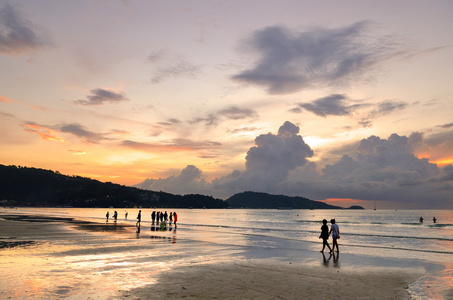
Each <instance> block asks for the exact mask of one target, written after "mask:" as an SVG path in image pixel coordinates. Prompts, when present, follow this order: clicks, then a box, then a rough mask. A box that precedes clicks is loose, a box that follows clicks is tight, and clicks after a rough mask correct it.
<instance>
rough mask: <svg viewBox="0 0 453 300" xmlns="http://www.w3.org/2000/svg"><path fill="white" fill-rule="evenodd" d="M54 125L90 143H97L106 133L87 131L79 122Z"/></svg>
mask: <svg viewBox="0 0 453 300" xmlns="http://www.w3.org/2000/svg"><path fill="white" fill-rule="evenodd" d="M56 127H57V128H58V129H59V131H60V132H63V133H70V134H72V135H75V136H77V137H79V138H82V139H83V140H84V141H85V142H87V143H90V144H97V143H99V142H100V141H102V140H106V139H107V138H106V134H103V133H96V132H92V131H89V130H87V129H85V128H84V127H83V126H82V125H80V124H64V125H59V126H56Z"/></svg>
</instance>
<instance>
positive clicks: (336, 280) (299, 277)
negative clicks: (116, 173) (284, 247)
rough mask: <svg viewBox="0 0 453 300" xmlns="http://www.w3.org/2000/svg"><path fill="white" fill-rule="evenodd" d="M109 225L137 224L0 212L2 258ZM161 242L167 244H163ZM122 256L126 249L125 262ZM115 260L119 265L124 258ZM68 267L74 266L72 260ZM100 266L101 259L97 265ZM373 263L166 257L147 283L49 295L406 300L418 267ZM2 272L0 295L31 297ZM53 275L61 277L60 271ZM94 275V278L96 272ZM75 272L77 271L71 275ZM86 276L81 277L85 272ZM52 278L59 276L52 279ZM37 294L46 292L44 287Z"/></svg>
mask: <svg viewBox="0 0 453 300" xmlns="http://www.w3.org/2000/svg"><path fill="white" fill-rule="evenodd" d="M68 225H69V226H68ZM112 228H115V231H117V230H118V231H126V232H128V231H129V232H133V230H135V228H134V229H133V228H130V227H129V228H128V226H115V227H112V226H105V224H98V223H90V222H80V221H77V220H74V219H71V218H49V217H39V216H24V215H20V216H15V215H13V214H9V215H5V214H0V257H1V256H3V257H4V258H7V256H8V255H13V254H14V253H16V252H17V251H16V250H14V249H16V248H21V251H20V252H17V253H21V254H22V255H24V256H27V255H34V256H36V253H40V252H39V251H43V255H44V250H40V249H39V247H41V248H45V247H50V248H49V249H54V248H51V246H52V243H56V242H58V243H61V242H62V241H63V242H64V241H74V240H78V239H80V240H81V241H83V243H87V238H88V236H95V235H98V236H102V235H103V234H104V235H109V236H111V233H105V231H106V230H111V229H112ZM74 229H76V230H74ZM115 234H116V233H115ZM82 237H83V239H82ZM104 238H105V237H103V238H102V241H103V242H105V240H104ZM115 239H116V238H115ZM52 241H54V242H52ZM181 243H182V244H184V240H181V239H178V245H180V244H181ZM114 247H115V246H114V245H113V244H112V245H111V246H109V248H108V249H109V251H110V253H112V254H113V253H116V252H121V251H122V250H121V249H120V247H118V249H117V250H118V251H116V252H115V249H114ZM166 247H167V248H168V246H166ZM188 247H190V248H188ZM197 247H200V246H199V245H197V242H196V241H194V240H191V241H190V243H186V244H185V245H184V247H183V248H181V249H184V250H180V252H179V253H177V255H176V256H177V257H178V260H184V257H185V255H186V254H185V252H184V251H187V249H189V250H191V251H197ZM28 248H30V253H27V251H28V250H27V249H28ZM153 249H154V250H156V249H157V248H153ZM175 249H176V248H175ZM104 250H105V248H104ZM15 251H16V252H15ZM84 251H86V249H85V250H84ZM90 251H91V252H90V254H91V256H90V259H93V261H92V263H93V264H99V262H102V261H98V260H96V257H94V258H93V255H92V254H93V253H92V252H94V254H97V253H96V251H97V250H96V248H94V249H93V247H91V246H90ZM100 251H101V249H99V253H101V252H100ZM150 251H151V250H150ZM172 251H173V250H172ZM10 253H11V254H10ZM69 253H71V255H77V257H82V256H80V255H83V251H82V250H74V251H68V252H61V253H60V254H55V253H54V254H52V255H53V256H52V257H57V258H54V259H62V258H60V257H63V258H64V255H69ZM122 255H123V254H122ZM172 255H175V254H174V253H173V254H172ZM78 259H79V258H78ZM127 259H128V256H127V253H126V254H124V261H127ZM212 262H215V263H212ZM19 263H20V261H19ZM118 263H119V264H121V262H118ZM164 263H165V262H164ZM7 266H9V265H5V264H2V263H0V269H1V268H6V267H7ZM17 267H18V268H21V269H22V270H21V272H25V273H24V275H23V277H18V278H25V277H26V278H28V279H29V278H32V279H33V280H38V281H39V278H38V279H36V278H35V277H39V276H40V275H39V274H41V273H40V272H39V270H38V271H37V272H34V273H31V272H29V273H27V271H26V269H27V265H24V266H17ZM44 267H45V268H47V269H48V268H49V263H48V262H47V261H46V263H45V264H43V268H44ZM50 267H52V265H50ZM66 267H68V268H71V266H66ZM101 267H102V266H99V268H101ZM9 268H11V267H9ZM38 268H39V266H38ZM35 269H36V267H35ZM377 270H378V269H376V270H373V269H362V270H357V272H356V271H351V270H344V269H340V268H335V267H333V268H332V267H330V268H324V267H322V266H319V267H313V266H304V265H301V264H291V263H289V262H282V261H280V262H279V261H276V260H271V259H269V260H268V259H263V258H261V259H248V260H247V259H240V260H234V259H232V258H231V257H229V258H226V259H223V258H222V257H217V258H216V259H212V260H206V262H197V263H192V264H191V265H190V266H187V265H182V264H174V263H171V264H169V267H168V268H167V270H166V271H165V272H160V273H156V274H154V275H152V276H154V278H153V280H151V281H152V282H153V283H151V284H140V282H139V281H137V285H136V286H137V287H133V286H132V287H130V288H123V287H121V286H118V287H117V289H116V290H115V291H114V292H113V293H109V294H107V295H106V294H104V295H100V294H99V293H97V294H96V297H94V296H93V297H91V296H92V295H94V290H95V288H93V287H91V286H90V285H89V284H88V282H87V284H86V285H85V286H86V288H84V289H83V288H82V289H80V287H83V286H84V281H83V280H82V279H79V281H78V282H77V283H70V282H67V283H66V285H67V286H69V287H70V286H73V288H71V290H67V291H64V294H63V292H62V291H61V289H60V292H59V293H61V294H60V295H59V294H53V295H52V294H51V296H50V298H51V299H65V298H67V297H68V296H70V298H71V299H181V298H187V299H409V294H408V292H407V287H408V285H409V284H410V283H412V282H414V281H416V280H417V278H418V277H420V274H413V273H408V272H403V271H401V272H399V271H395V269H388V270H386V269H379V270H378V271H377ZM1 271H2V272H1V274H0V284H2V287H1V295H0V297H3V296H5V297H7V298H8V297H10V296H8V295H22V296H23V297H24V298H27V299H34V297H33V296H28V297H25V296H27V295H28V294H27V291H17V290H16V291H13V290H14V289H16V288H17V286H19V287H20V286H21V285H17V284H18V283H17V280H15V279H14V278H13V279H11V278H12V277H10V278H8V276H10V275H9V274H13V273H14V271H15V270H6V269H3V270H1ZM43 271H44V269H43ZM70 272H72V271H70ZM49 274H50V276H52V273H49V272H47V274H46V278H42V280H46V282H47V285H48V286H46V288H47V289H48V290H50V291H52V290H53V289H54V288H55V287H54V286H52V285H53V283H52V278H49ZM70 274H72V273H70ZM105 274H111V275H108V276H112V278H104V279H102V280H103V281H108V280H113V276H118V272H115V270H113V271H112V273H105ZM76 275H77V274H76ZM11 276H12V275H11ZM17 276H18V275H17ZM43 276H44V275H43ZM55 276H60V277H61V275H58V273H56V274H55ZM71 276H73V275H71ZM91 276H92V277H91V278H93V275H91ZM104 276H106V275H104ZM149 276H151V275H149ZM74 277H76V276H75V275H74ZM55 278H57V277H55ZM87 278H88V277H87ZM84 280H85V281H86V279H84ZM133 280H134V278H133V277H131V281H133ZM147 280H148V278H147ZM56 281H57V279H55V282H56ZM55 285H56V283H55ZM138 286H140V287H138ZM76 287H79V289H76ZM90 288H91V289H93V293H91V292H90ZM68 289H69V288H68ZM112 291H113V289H112ZM42 293H43V294H42V295H44V292H42ZM87 295H90V296H87ZM7 298H6V299H7ZM13 298H14V297H13ZM36 298H39V297H36ZM47 298H48V297H47Z"/></svg>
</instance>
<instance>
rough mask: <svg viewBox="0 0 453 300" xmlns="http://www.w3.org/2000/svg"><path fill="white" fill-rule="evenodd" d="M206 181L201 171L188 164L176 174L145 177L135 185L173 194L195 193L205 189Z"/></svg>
mask: <svg viewBox="0 0 453 300" xmlns="http://www.w3.org/2000/svg"><path fill="white" fill-rule="evenodd" d="M207 185H208V184H207V183H206V181H205V180H204V178H203V177H202V171H201V170H200V169H198V168H197V167H195V166H193V165H188V166H187V167H186V168H184V169H183V170H182V171H181V173H180V174H179V175H178V176H174V175H173V176H169V177H167V178H159V179H149V178H148V179H146V180H145V181H143V182H141V183H140V184H138V185H136V186H137V187H139V188H143V189H150V190H155V191H156V190H157V191H167V192H170V193H175V194H183V195H184V194H197V193H201V192H202V191H205V190H206V188H207Z"/></svg>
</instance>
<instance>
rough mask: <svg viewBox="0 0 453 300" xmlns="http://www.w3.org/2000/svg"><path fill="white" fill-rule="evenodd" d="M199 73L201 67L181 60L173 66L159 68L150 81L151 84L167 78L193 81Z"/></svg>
mask: <svg viewBox="0 0 453 300" xmlns="http://www.w3.org/2000/svg"><path fill="white" fill-rule="evenodd" d="M200 73H201V67H200V66H197V65H194V64H192V63H190V62H188V61H185V60H181V61H179V62H177V63H176V64H174V65H171V66H165V67H159V68H158V69H157V71H156V73H155V75H154V77H153V78H152V79H151V83H153V84H157V83H161V82H162V81H164V80H166V79H168V78H178V77H183V78H192V79H195V78H197V76H198V75H199V74H200Z"/></svg>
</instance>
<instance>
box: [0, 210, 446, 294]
mask: <svg viewBox="0 0 453 300" xmlns="http://www.w3.org/2000/svg"><path fill="white" fill-rule="evenodd" d="M106 210H107V209H61V210H56V209H55V208H48V209H37V208H30V209H25V210H24V213H31V212H33V213H37V212H39V213H43V214H44V215H49V216H64V217H76V218H80V219H81V220H87V221H96V222H99V224H97V225H92V224H85V225H83V224H82V225H80V224H79V225H73V228H72V229H71V231H70V234H69V233H64V232H63V233H62V232H57V231H56V232H52V235H51V236H50V237H49V236H47V237H46V235H45V234H42V235H38V236H34V235H26V236H25V237H24V238H23V240H37V241H39V243H38V244H36V245H29V246H27V247H15V248H11V249H4V250H0V257H1V261H0V267H1V273H2V274H8V276H1V277H0V291H1V292H2V294H0V297H4V296H8V297H9V296H10V297H13V298H22V299H27V298H28V299H32V298H34V299H36V298H52V299H55V298H65V299H67V298H71V297H72V296H74V297H75V296H77V295H78V296H80V298H83V297H82V296H83V295H87V297H88V296H90V297H92V298H95V297H99V298H108V297H110V296H112V295H118V294H121V291H125V290H129V289H133V288H137V287H141V286H144V285H147V284H155V283H156V280H157V278H158V277H159V275H160V274H162V273H165V272H173V271H174V270H177V269H178V268H179V267H182V266H190V265H193V264H201V263H212V262H216V261H224V260H226V259H242V258H250V257H269V256H272V255H276V256H283V257H285V256H287V257H297V256H299V255H300V248H301V247H304V248H305V249H308V250H312V251H316V252H317V253H318V254H319V252H318V251H319V250H320V249H319V248H320V245H321V244H320V240H319V239H318V236H319V228H320V225H321V224H320V220H322V219H323V218H329V217H335V218H337V220H338V223H339V224H340V230H341V232H342V237H341V240H340V249H341V251H342V253H346V255H347V254H348V253H354V254H360V255H366V256H368V257H370V256H372V257H374V256H376V257H384V258H394V259H395V260H397V259H414V260H427V261H433V262H445V261H448V260H450V261H451V258H452V255H451V254H448V253H431V252H429V251H430V250H441V251H443V252H448V251H450V252H451V250H452V244H453V243H452V238H453V227H452V226H451V225H453V214H452V213H451V211H450V212H440V211H436V212H433V211H429V212H413V211H412V212H393V211H392V212H388V211H387V212H383V211H379V212H373V211H371V212H363V211H358V212H356V211H299V210H295V211H275V210H273V211H271V210H178V215H179V216H178V219H179V224H180V225H179V227H178V229H177V230H174V228H173V229H172V230H167V231H163V232H161V231H155V230H154V231H152V230H151V228H153V227H151V223H150V222H149V220H150V217H149V214H150V212H151V211H152V210H150V209H146V210H143V222H142V226H141V232H140V233H136V232H135V231H136V228H135V221H136V220H135V216H136V214H137V212H138V209H137V210H128V211H129V219H128V220H125V219H121V218H120V219H119V220H118V222H117V223H114V222H113V221H111V220H110V221H109V222H105V218H104V216H105V212H106ZM112 211H113V210H112V209H111V213H112ZM169 211H170V210H169ZM172 211H173V210H172ZM119 212H120V216H121V215H122V214H121V211H119ZM427 213H429V214H433V213H435V214H436V217H437V219H438V222H439V223H438V224H436V225H434V224H431V223H428V222H426V223H425V224H419V223H418V221H417V220H418V216H419V215H420V214H427ZM426 219H428V218H427V217H426ZM24 226H25V225H24ZM26 226H28V227H29V228H32V227H33V226H34V225H33V224H26ZM80 228H81V229H83V230H82V231H80V230H77V229H80ZM2 235H3V234H0V236H2ZM414 237H416V239H414ZM6 238H7V237H6ZM420 249H421V250H422V251H418V250H420ZM343 257H344V255H343V254H342V258H341V259H339V260H337V261H336V262H335V261H334V259H332V260H331V263H332V264H333V263H334V262H335V267H336V268H339V267H340V265H341V268H344V267H345V263H344V262H343V263H341V261H343ZM301 260H302V258H301ZM307 260H312V257H309V258H307ZM316 260H317V262H316V263H318V264H319V263H321V261H323V260H321V258H318V256H317V257H316ZM451 269H452V266H451V265H448V266H447V268H446V269H445V270H444V271H442V272H443V273H442V272H440V273H439V274H441V275H440V276H441V277H439V276H436V277H425V278H424V279H422V280H420V282H418V283H416V284H414V285H413V286H412V290H413V292H414V294H417V293H418V294H419V295H422V293H423V292H426V290H427V288H426V286H427V285H430V286H436V285H439V286H441V287H445V286H446V285H448V284H451V280H452V271H451ZM439 278H441V280H439ZM438 289H440V287H438ZM87 297H85V298H87ZM6 298H7V297H6ZM415 299H423V297H422V296H420V297H419V298H417V297H415Z"/></svg>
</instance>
